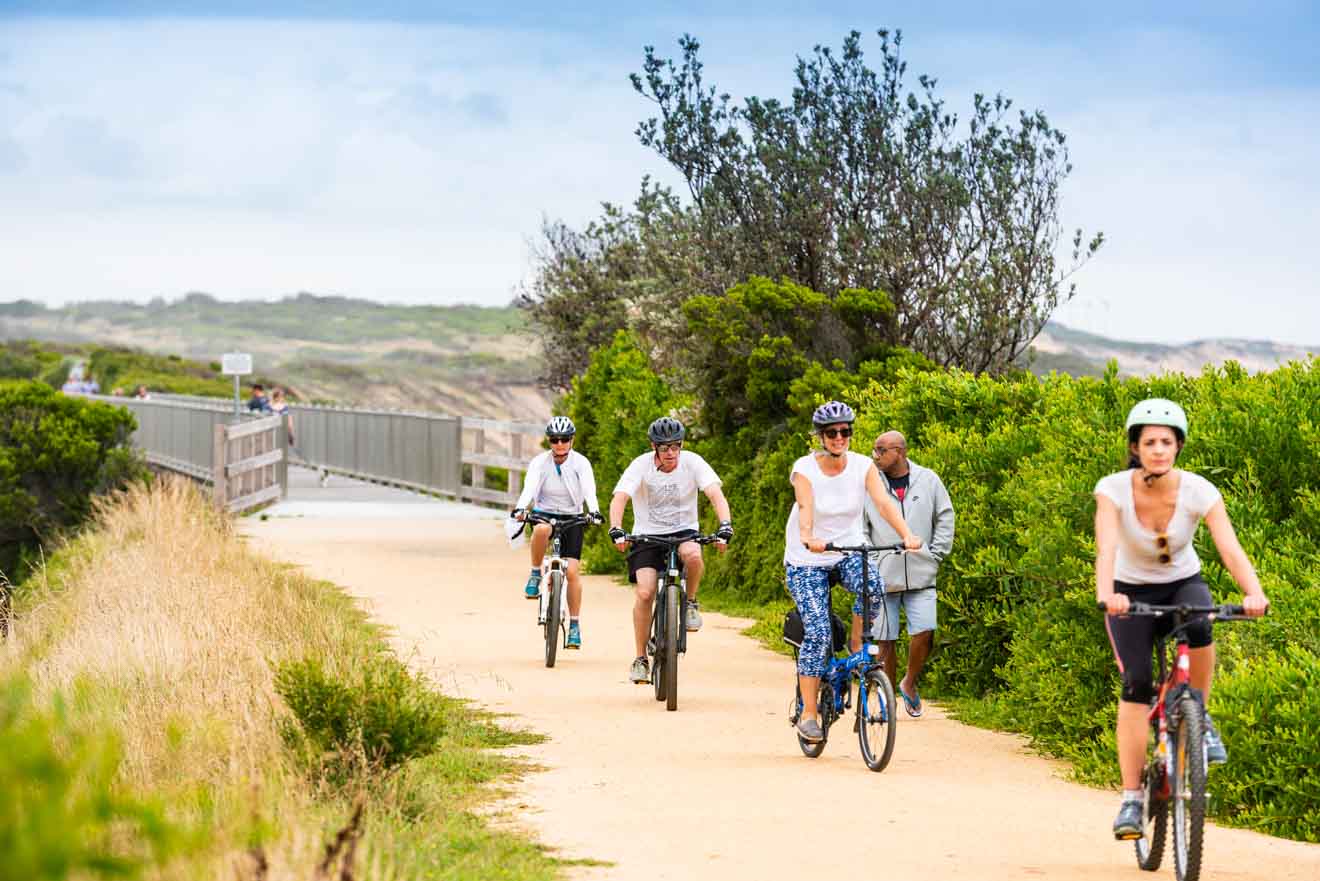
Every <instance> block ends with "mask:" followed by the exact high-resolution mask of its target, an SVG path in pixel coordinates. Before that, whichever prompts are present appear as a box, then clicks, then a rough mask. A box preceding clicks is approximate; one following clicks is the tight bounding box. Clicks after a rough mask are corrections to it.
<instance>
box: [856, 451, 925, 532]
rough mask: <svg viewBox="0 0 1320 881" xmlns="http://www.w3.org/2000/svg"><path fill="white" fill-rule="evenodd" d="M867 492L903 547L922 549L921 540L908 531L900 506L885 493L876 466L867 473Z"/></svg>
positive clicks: (871, 467)
mask: <svg viewBox="0 0 1320 881" xmlns="http://www.w3.org/2000/svg"><path fill="white" fill-rule="evenodd" d="M866 491H867V493H868V494H870V496H871V501H873V502H875V509H876V510H877V511H879V512H880V516H881V517H883V518H885V522H886V523H888V524H889V525H890V526H892V527H893V528H894V531H895V532H897V533H898V535H899V537H900V538H901V539H903V546H904V547H906V548H907V549H908V550H910V551H915V550H916V549H917V548H919V547H921V539H920V538H918V537H917V536H916V535H915V534H914V533H913V532H912V530H911V529H908V525H907V523H905V522H904V521H903V515H902V514H901V513H899V510H898V506H897V505H895V504H894V500H893V499H891V498H890V497H889V493H887V492H885V485H884V482H883V481H881V480H880V472H879V471H877V470H876V467H875V465H874V464H872V465H871V466H870V469H869V470H868V471H867V472H866Z"/></svg>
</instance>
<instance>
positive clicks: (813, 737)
mask: <svg viewBox="0 0 1320 881" xmlns="http://www.w3.org/2000/svg"><path fill="white" fill-rule="evenodd" d="M797 733H798V737H800V738H802V739H803V740H805V741H806V742H807V743H820V742H821V741H822V740H824V739H825V732H824V731H822V730H821V727H820V723H819V722H817V721H816V720H815V719H802V720H800V721H799V722H798V723H797Z"/></svg>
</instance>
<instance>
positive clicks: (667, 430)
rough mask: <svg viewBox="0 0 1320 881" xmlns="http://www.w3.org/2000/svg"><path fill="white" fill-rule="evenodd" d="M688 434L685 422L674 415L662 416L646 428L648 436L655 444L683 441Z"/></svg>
mask: <svg viewBox="0 0 1320 881" xmlns="http://www.w3.org/2000/svg"><path fill="white" fill-rule="evenodd" d="M686 435H687V429H685V428H683V423H681V422H679V421H678V420H677V419H675V418H674V417H672V416H661V417H660V418H659V419H657V420H656V421H654V422H652V423H651V427H650V428H648V429H646V436H647V437H649V438H650V439H651V443H653V444H672V443H674V442H676V441H681V440H682V439H683V438H684V437H685V436H686Z"/></svg>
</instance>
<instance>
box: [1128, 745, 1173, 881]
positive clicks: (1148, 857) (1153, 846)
mask: <svg viewBox="0 0 1320 881" xmlns="http://www.w3.org/2000/svg"><path fill="white" fill-rule="evenodd" d="M1157 744H1158V741H1156V744H1153V745H1152V746H1151V750H1150V755H1149V756H1147V757H1146V767H1144V768H1142V769H1141V788H1142V789H1144V790H1145V791H1146V804H1145V805H1144V806H1143V807H1142V810H1141V829H1142V832H1143V833H1144V835H1143V836H1142V837H1141V838H1138V839H1137V840H1136V841H1134V842H1133V845H1135V847H1136V851H1137V865H1138V866H1140V867H1141V868H1143V869H1145V870H1146V871H1147V872H1154V871H1155V870H1156V869H1158V868H1159V867H1160V863H1161V862H1162V861H1163V859H1164V836H1165V833H1166V832H1167V831H1168V827H1169V791H1168V787H1167V785H1166V778H1167V775H1166V774H1165V773H1164V762H1163V761H1161V759H1160V757H1159V755H1158V754H1157V753H1156V751H1155V750H1156V745H1157Z"/></svg>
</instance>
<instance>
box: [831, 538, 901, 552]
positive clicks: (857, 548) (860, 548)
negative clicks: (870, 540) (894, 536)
mask: <svg viewBox="0 0 1320 881" xmlns="http://www.w3.org/2000/svg"><path fill="white" fill-rule="evenodd" d="M825 550H827V551H845V552H846V551H852V552H854V553H859V554H869V553H871V552H873V551H891V552H893V553H896V554H901V553H903V552H904V551H906V550H907V545H905V544H903V543H902V542H899V543H898V544H893V545H836V544H835V543H834V542H832V541H827V542H825Z"/></svg>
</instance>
